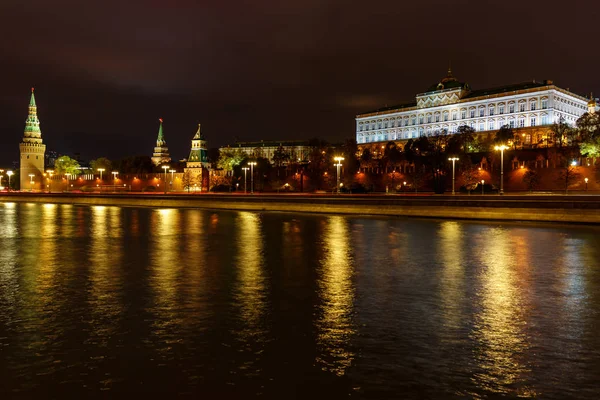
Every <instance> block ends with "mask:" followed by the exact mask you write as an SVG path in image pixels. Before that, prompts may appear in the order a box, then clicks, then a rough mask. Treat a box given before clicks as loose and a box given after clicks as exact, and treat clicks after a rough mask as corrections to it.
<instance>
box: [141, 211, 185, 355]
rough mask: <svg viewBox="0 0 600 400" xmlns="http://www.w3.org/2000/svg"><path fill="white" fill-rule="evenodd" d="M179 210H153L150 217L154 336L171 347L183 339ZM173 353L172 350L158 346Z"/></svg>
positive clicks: (150, 279) (150, 278)
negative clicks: (180, 301) (179, 330)
mask: <svg viewBox="0 0 600 400" xmlns="http://www.w3.org/2000/svg"><path fill="white" fill-rule="evenodd" d="M180 212H181V211H180V210H178V209H161V210H154V211H153V212H152V214H151V216H150V227H151V229H152V232H151V235H152V236H151V243H150V249H149V251H150V266H149V268H150V273H151V274H150V277H149V281H150V286H151V288H152V289H153V292H154V302H153V305H152V307H151V310H150V311H151V312H152V313H153V314H154V315H155V319H154V321H153V322H152V325H153V328H154V329H153V331H154V334H155V335H156V336H157V337H158V338H159V339H160V340H162V341H164V342H165V343H167V344H168V345H171V344H174V343H175V342H179V341H181V340H182V339H181V338H180V337H178V336H177V335H176V332H177V330H178V329H179V328H180V327H181V325H182V323H183V315H182V310H181V307H180V304H179V300H180V298H179V295H180V293H179V288H180V284H181V276H180V274H181V269H182V267H183V264H182V260H181V252H180V249H179V244H180V243H179V237H180V236H179V234H180V232H179V229H180ZM159 349H160V350H163V351H165V350H166V351H170V347H169V346H167V347H159Z"/></svg>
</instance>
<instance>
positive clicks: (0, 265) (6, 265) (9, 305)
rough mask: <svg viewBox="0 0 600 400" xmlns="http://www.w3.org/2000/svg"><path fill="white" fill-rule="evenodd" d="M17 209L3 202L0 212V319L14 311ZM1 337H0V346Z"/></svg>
mask: <svg viewBox="0 0 600 400" xmlns="http://www.w3.org/2000/svg"><path fill="white" fill-rule="evenodd" d="M16 221H17V210H16V208H15V203H4V208H3V209H2V210H1V212H0V226H2V229H1V230H0V247H1V251H0V306H1V307H0V309H2V310H3V312H0V320H3V319H8V318H12V316H13V312H15V311H16V306H17V303H16V297H17V293H18V291H19V285H18V277H19V274H18V271H17V270H16V262H15V260H16V257H17V249H18V246H17V239H16V237H17V236H18V229H17V223H16ZM1 345H2V339H1V338H0V346H1Z"/></svg>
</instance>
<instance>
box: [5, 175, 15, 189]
mask: <svg viewBox="0 0 600 400" xmlns="http://www.w3.org/2000/svg"><path fill="white" fill-rule="evenodd" d="M13 174H14V172H12V171H6V175H8V189H6V191H7V192H10V177H11V176H12V175H13Z"/></svg>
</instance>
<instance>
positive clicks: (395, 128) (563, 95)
mask: <svg viewBox="0 0 600 400" xmlns="http://www.w3.org/2000/svg"><path fill="white" fill-rule="evenodd" d="M587 111H588V99H586V98H585V97H582V96H579V95H577V94H574V93H572V92H570V91H568V90H565V89H562V88H559V87H558V86H556V85H554V83H553V82H552V81H549V80H547V81H543V82H536V81H532V82H524V83H519V84H514V85H507V86H502V87H497V88H491V89H483V90H472V89H471V87H470V86H469V84H467V83H463V82H459V81H458V80H457V79H456V78H455V77H454V76H452V71H451V70H448V75H447V76H446V77H444V78H443V79H442V80H441V81H440V82H439V83H437V84H435V85H433V86H431V87H430V88H429V89H428V90H427V91H426V92H423V93H419V94H417V95H416V97H415V101H414V102H411V103H406V104H400V105H398V106H393V107H386V108H381V109H378V110H375V111H372V112H367V113H363V114H359V115H357V116H356V142H357V143H358V144H359V145H361V144H366V143H373V142H387V141H390V140H392V141H406V140H408V139H414V138H418V137H420V136H431V135H434V134H436V133H437V132H441V131H446V132H448V133H450V134H452V133H455V132H456V131H457V129H458V127H459V126H461V125H467V126H470V127H471V128H473V129H475V131H476V132H477V133H481V132H495V131H497V130H498V129H500V127H502V126H504V125H508V126H510V127H511V128H513V129H522V128H533V129H523V132H524V133H523V137H524V142H525V144H531V145H534V144H537V143H536V141H537V140H539V139H540V137H541V136H542V135H543V133H542V130H539V129H535V128H543V127H548V126H549V125H551V124H553V123H555V122H557V121H559V120H561V119H562V120H563V121H565V122H566V123H568V124H571V125H574V124H575V122H576V121H577V119H578V118H579V117H580V116H581V115H583V114H584V113H586V112H587Z"/></svg>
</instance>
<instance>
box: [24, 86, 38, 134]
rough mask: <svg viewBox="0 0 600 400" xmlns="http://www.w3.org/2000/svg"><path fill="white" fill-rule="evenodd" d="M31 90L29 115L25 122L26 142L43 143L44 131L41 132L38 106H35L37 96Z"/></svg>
mask: <svg viewBox="0 0 600 400" xmlns="http://www.w3.org/2000/svg"><path fill="white" fill-rule="evenodd" d="M33 90H34V89H33V88H31V98H30V99H29V115H27V119H26V120H25V132H24V135H23V136H24V139H23V141H24V142H35V143H41V142H42V131H41V130H40V120H39V119H38V116H37V106H36V105H35V95H34V94H33Z"/></svg>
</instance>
